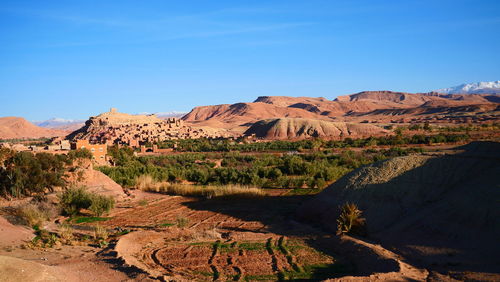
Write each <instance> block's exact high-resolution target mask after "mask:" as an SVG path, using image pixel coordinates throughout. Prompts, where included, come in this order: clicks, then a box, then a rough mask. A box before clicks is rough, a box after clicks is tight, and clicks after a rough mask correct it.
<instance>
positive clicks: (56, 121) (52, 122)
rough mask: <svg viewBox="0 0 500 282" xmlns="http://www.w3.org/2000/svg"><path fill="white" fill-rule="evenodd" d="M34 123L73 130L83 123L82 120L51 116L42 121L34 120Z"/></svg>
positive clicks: (46, 126)
mask: <svg viewBox="0 0 500 282" xmlns="http://www.w3.org/2000/svg"><path fill="white" fill-rule="evenodd" d="M33 123H34V124H35V125H37V126H40V127H45V128H51V129H59V130H65V131H69V132H72V131H75V130H77V129H79V128H81V127H82V126H84V125H85V121H84V120H74V119H62V118H52V119H48V120H44V121H35V122H33Z"/></svg>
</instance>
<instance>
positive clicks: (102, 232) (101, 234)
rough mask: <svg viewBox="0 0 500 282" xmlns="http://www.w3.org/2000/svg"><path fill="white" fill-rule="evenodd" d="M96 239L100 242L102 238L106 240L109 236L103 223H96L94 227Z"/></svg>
mask: <svg viewBox="0 0 500 282" xmlns="http://www.w3.org/2000/svg"><path fill="white" fill-rule="evenodd" d="M93 235H94V240H95V241H97V242H99V241H101V240H103V241H106V240H107V239H108V237H109V233H108V231H107V230H106V228H104V227H102V226H101V225H96V226H95V227H94V234H93Z"/></svg>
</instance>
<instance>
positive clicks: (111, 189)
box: [68, 161, 126, 199]
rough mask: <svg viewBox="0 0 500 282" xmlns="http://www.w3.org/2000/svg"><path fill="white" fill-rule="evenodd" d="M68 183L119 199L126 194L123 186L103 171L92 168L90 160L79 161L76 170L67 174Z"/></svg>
mask: <svg viewBox="0 0 500 282" xmlns="http://www.w3.org/2000/svg"><path fill="white" fill-rule="evenodd" d="M68 180H69V182H70V183H72V184H74V185H76V186H85V187H87V189H88V190H89V191H91V192H94V193H98V194H101V195H105V196H113V197H114V198H115V199H121V198H123V197H125V196H126V194H125V192H123V188H122V187H121V186H120V185H119V184H118V183H116V182H114V181H113V179H111V178H109V177H108V176H107V175H105V174H104V173H102V172H100V171H97V170H94V168H93V164H92V162H90V161H87V162H82V163H80V167H79V169H78V170H77V171H75V172H73V173H71V174H70V175H68Z"/></svg>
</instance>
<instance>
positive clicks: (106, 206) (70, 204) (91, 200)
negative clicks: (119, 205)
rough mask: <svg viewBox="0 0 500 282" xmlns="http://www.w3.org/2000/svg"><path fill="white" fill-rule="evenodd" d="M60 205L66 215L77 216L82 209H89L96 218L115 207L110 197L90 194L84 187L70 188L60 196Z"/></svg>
mask: <svg viewBox="0 0 500 282" xmlns="http://www.w3.org/2000/svg"><path fill="white" fill-rule="evenodd" d="M59 204H60V206H61V209H62V211H63V213H64V214H66V215H69V216H75V215H77V214H78V213H80V211H81V210H82V209H88V210H90V211H91V212H93V213H94V214H95V215H96V216H101V215H102V214H103V213H105V212H109V211H110V210H111V209H112V208H113V207H114V205H115V201H114V199H113V198H112V197H111V196H109V197H107V196H103V195H98V194H94V193H90V192H88V191H86V190H85V188H83V187H79V188H69V189H67V190H66V191H64V192H63V193H62V194H61V195H59Z"/></svg>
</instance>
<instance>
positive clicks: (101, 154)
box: [71, 139, 108, 165]
mask: <svg viewBox="0 0 500 282" xmlns="http://www.w3.org/2000/svg"><path fill="white" fill-rule="evenodd" d="M71 145H72V146H71V149H73V150H77V149H88V150H89V151H90V152H91V153H92V155H93V156H94V160H95V161H96V163H98V164H100V165H105V164H106V162H107V159H106V154H107V153H108V146H107V145H106V144H92V143H90V142H89V140H86V139H81V140H76V142H74V143H72V144H71Z"/></svg>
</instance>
